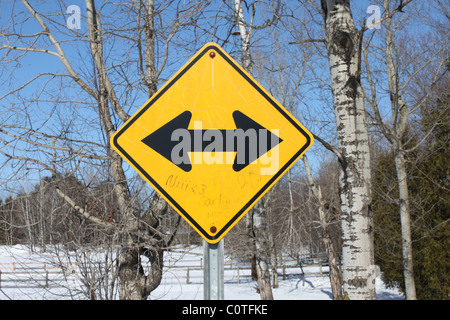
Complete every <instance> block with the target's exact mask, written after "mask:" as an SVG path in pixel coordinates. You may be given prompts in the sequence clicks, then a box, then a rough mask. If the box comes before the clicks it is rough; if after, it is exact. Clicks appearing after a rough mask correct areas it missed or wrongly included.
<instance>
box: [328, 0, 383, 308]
mask: <svg viewBox="0 0 450 320" xmlns="http://www.w3.org/2000/svg"><path fill="white" fill-rule="evenodd" d="M321 6H322V14H323V18H324V21H325V45H326V48H327V53H328V61H329V65H330V73H331V83H332V93H333V104H334V111H335V117H336V129H337V141H338V149H337V150H335V151H336V154H337V155H338V159H339V161H340V164H341V172H340V182H339V184H340V197H341V214H342V217H341V221H342V223H341V226H342V234H343V239H342V243H343V245H342V259H343V271H342V272H343V293H344V298H348V299H352V300H353V299H375V297H376V296H375V268H374V257H373V235H372V228H373V226H372V219H371V215H370V203H371V171H370V169H371V168H370V149H369V134H368V130H367V123H366V111H365V108H364V97H363V93H362V87H361V68H360V62H361V58H360V50H359V48H360V44H361V36H362V34H361V33H360V32H359V31H358V29H357V28H356V26H355V24H354V21H353V17H352V13H351V11H350V1H349V0H346V1H338V0H322V1H321Z"/></svg>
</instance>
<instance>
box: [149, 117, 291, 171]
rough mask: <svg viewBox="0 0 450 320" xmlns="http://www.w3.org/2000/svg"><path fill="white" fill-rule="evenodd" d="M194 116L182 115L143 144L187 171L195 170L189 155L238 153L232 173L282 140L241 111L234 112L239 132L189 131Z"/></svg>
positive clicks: (230, 130) (220, 130)
mask: <svg viewBox="0 0 450 320" xmlns="http://www.w3.org/2000/svg"><path fill="white" fill-rule="evenodd" d="M191 117H192V113H191V112H190V111H185V112H183V113H181V114H180V115H179V116H177V117H175V118H174V119H173V120H171V121H169V122H168V123H166V124H165V125H163V126H162V127H160V128H159V129H157V130H156V131H155V132H153V133H151V134H150V135H148V136H147V137H145V138H144V139H142V142H143V143H145V144H146V145H147V146H149V147H150V148H152V149H153V150H155V151H156V152H158V153H159V154H160V155H162V156H163V157H164V158H166V159H167V160H169V161H170V162H172V163H174V164H175V165H177V166H178V167H179V168H180V169H182V170H184V171H190V170H191V169H192V165H191V163H190V160H189V157H188V155H187V153H188V152H208V151H215V152H236V158H235V159H234V163H233V170H234V171H241V170H242V169H244V168H245V167H247V166H248V165H249V164H250V163H252V162H253V161H255V160H256V159H258V158H259V157H261V156H262V155H264V154H265V153H267V152H268V151H269V150H270V149H272V148H273V147H275V146H276V145H278V144H279V143H280V142H281V141H283V140H282V139H281V138H279V137H278V136H276V135H275V134H273V133H272V132H270V131H269V130H267V129H266V128H264V127H263V126H261V125H260V124H259V123H257V122H256V121H254V120H252V119H250V118H249V117H247V116H246V115H245V114H243V113H242V112H240V111H234V112H233V119H234V123H235V124H236V129H208V130H206V129H205V130H204V129H202V130H188V127H189V122H190V121H191ZM178 129H182V130H179V131H177V130H178ZM184 139H187V140H188V141H184ZM173 153H174V154H175V156H176V157H177V159H176V161H175V159H173Z"/></svg>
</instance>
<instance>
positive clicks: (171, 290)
mask: <svg viewBox="0 0 450 320" xmlns="http://www.w3.org/2000/svg"><path fill="white" fill-rule="evenodd" d="M202 258H203V256H202V248H199V247H191V248H189V250H188V251H186V248H184V249H182V248H179V249H177V250H175V251H172V252H168V253H167V254H165V267H164V273H163V279H162V283H161V285H160V286H159V287H158V288H157V289H156V290H154V291H153V292H152V293H151V295H150V298H151V299H155V300H203V284H202V282H203V278H202V276H203V272H202V270H201V266H202ZM52 260H53V261H56V259H55V258H54V257H52V254H51V253H50V252H46V253H38V252H30V250H29V249H28V248H27V247H25V246H21V245H16V246H12V247H10V246H8V247H6V246H3V247H1V246H0V271H2V274H0V277H1V278H0V299H2V300H4V299H13V300H19V299H33V300H42V299H85V296H83V295H80V294H77V292H79V290H77V289H79V288H80V275H79V270H78V268H77V267H76V266H70V267H69V268H68V270H69V271H68V272H66V273H65V276H61V275H58V274H52V271H53V272H57V271H55V269H52V268H49V264H47V266H46V268H47V269H46V270H50V271H49V274H48V275H46V274H45V271H43V270H44V269H43V263H44V262H47V263H48V262H49V261H52ZM59 262H64V261H62V260H61V258H60V260H59ZM231 262H232V263H234V265H235V266H236V261H231V259H227V260H226V262H225V281H224V295H225V299H226V300H259V294H258V293H257V284H256V282H255V281H252V280H251V279H250V278H249V277H245V275H246V274H248V272H249V270H242V269H241V270H240V272H239V276H240V277H239V283H238V277H237V270H236V268H234V269H228V266H229V264H230V263H231ZM13 263H15V265H13ZM187 266H189V267H190V270H189V281H188V283H186V282H187V279H186V277H187ZM14 268H15V269H16V271H21V274H19V273H18V272H17V274H16V273H14V271H13V269H14ZM33 268H35V269H33ZM303 269H304V271H305V273H306V274H307V275H306V276H305V279H303V277H302V276H301V275H290V276H287V277H285V278H284V279H283V277H282V276H280V277H279V287H278V288H274V289H273V295H274V298H275V299H276V300H330V299H331V287H330V281H329V278H328V275H327V274H326V273H324V274H323V275H322V276H321V275H319V274H311V275H308V273H312V272H314V273H318V271H319V270H318V268H317V267H304V268H303ZM289 271H290V272H292V269H290V270H289ZM323 271H324V272H326V271H327V269H326V267H324V268H323ZM294 272H295V270H294ZM27 277H28V279H31V278H33V279H37V280H39V279H40V280H39V281H40V282H39V283H40V284H41V285H45V284H48V283H49V284H50V288H22V289H17V288H7V286H13V285H14V282H6V281H5V280H7V279H25V278H27ZM46 277H48V278H49V279H50V281H48V282H46ZM58 277H59V278H58ZM38 278H39V279H38ZM58 279H60V280H58ZM55 280H56V281H55ZM58 281H61V282H63V283H64V286H65V287H69V288H71V289H72V290H69V289H67V288H51V284H52V283H57V282H58ZM16 283H17V284H18V285H20V286H24V285H26V284H27V283H28V284H29V283H32V282H16ZM376 292H377V299H382V300H398V299H403V296H402V295H401V294H400V292H399V291H398V290H396V289H388V288H386V287H385V285H384V283H383V282H382V281H381V279H380V278H379V277H378V278H377V279H376ZM68 293H69V294H68ZM70 294H71V295H70ZM116 297H117V296H116Z"/></svg>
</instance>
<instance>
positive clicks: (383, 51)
mask: <svg viewBox="0 0 450 320" xmlns="http://www.w3.org/2000/svg"><path fill="white" fill-rule="evenodd" d="M408 3H409V2H405V3H404V4H403V6H404V5H405V4H408ZM393 5H396V4H395V3H394V4H392V3H391V2H390V1H387V0H384V1H383V2H382V6H383V10H384V14H385V17H384V19H383V21H382V24H383V27H384V28H383V33H382V34H381V35H380V36H381V39H380V40H379V41H382V44H381V45H378V43H377V40H378V39H377V35H378V33H377V34H375V33H374V34H373V35H372V38H371V41H370V42H368V43H367V46H363V52H364V66H365V69H366V73H367V82H368V90H366V91H364V94H365V98H366V100H367V101H368V103H369V105H370V107H371V110H372V112H371V113H370V116H371V119H373V121H374V123H375V124H376V126H377V127H378V128H379V129H380V131H381V133H382V135H383V136H384V137H385V138H386V139H387V141H388V142H389V144H390V145H391V148H392V150H393V154H394V162H395V169H396V173H397V182H398V190H399V199H398V205H399V209H400V210H399V211H400V221H401V227H402V232H401V236H402V255H403V256H402V260H403V274H404V281H405V288H406V297H407V299H410V300H415V299H416V290H415V281H414V268H413V265H414V263H413V254H412V236H411V234H412V232H411V206H410V202H411V201H410V196H409V190H408V179H409V178H408V173H407V165H406V164H407V159H408V154H410V153H411V152H412V151H414V150H415V149H417V148H418V146H419V145H420V144H421V143H423V142H424V141H425V140H426V139H427V137H428V135H429V134H430V133H431V131H432V130H433V127H434V126H432V128H431V130H430V132H428V134H426V135H425V136H424V137H416V138H417V143H415V144H414V145H411V141H409V139H407V137H406V134H407V131H408V126H409V124H408V121H409V120H410V119H412V118H413V117H414V116H415V114H417V112H418V111H419V110H420V109H421V108H422V107H423V106H424V105H425V104H426V102H427V101H428V99H429V97H430V96H432V95H431V91H432V90H431V88H429V86H430V87H432V86H434V85H436V84H437V83H438V82H439V81H440V79H442V76H443V74H445V72H447V69H446V67H445V62H446V55H447V52H445V48H447V47H448V33H447V34H445V33H439V32H437V33H434V35H433V36H431V35H430V37H429V38H428V39H427V40H422V39H418V38H416V39H415V41H412V42H411V44H410V45H407V44H406V43H402V42H403V39H401V36H400V34H402V33H404V34H405V36H406V32H402V29H405V28H406V26H407V24H408V23H412V21H413V20H414V25H417V22H418V20H419V19H420V16H419V15H418V14H417V13H415V12H414V9H416V10H418V12H422V13H423V12H427V11H428V10H426V9H425V8H418V7H413V6H411V5H410V6H408V8H407V9H408V10H407V11H409V12H411V13H410V14H409V15H406V14H403V15H402V16H401V18H400V19H394V17H395V16H394V13H397V12H398V11H399V7H397V6H394V7H393ZM403 6H402V8H403ZM419 10H420V11H419ZM405 12H406V11H405ZM415 44H420V46H421V50H420V53H418V54H417V55H416V54H415V52H416V50H415V49H413V48H414V46H415ZM380 56H381V57H382V60H383V61H384V63H383V66H382V67H381V68H383V69H384V70H383V69H381V68H379V67H378V66H377V64H376V63H374V62H373V61H376V59H378V57H380ZM431 65H434V68H433V70H431V68H429V66H431ZM380 70H381V71H382V72H383V74H386V75H387V90H388V93H389V101H390V112H389V113H385V112H384V110H383V104H384V103H383V102H382V101H381V100H382V99H383V93H382V91H381V90H380V86H381V85H380V84H381V83H383V82H384V81H383V80H382V79H380V78H379V77H378V76H377V74H378V71H380ZM425 74H428V77H429V78H430V81H431V83H430V84H427V85H425V86H426V88H427V89H426V90H425V92H424V93H423V94H422V95H421V96H420V97H418V98H416V99H412V98H410V97H411V94H410V93H409V92H411V91H413V90H414V89H412V88H411V86H413V85H415V82H417V80H416V79H417V78H418V77H421V76H422V77H424V76H425ZM385 114H388V116H385Z"/></svg>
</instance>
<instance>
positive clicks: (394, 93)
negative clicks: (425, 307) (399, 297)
mask: <svg viewBox="0 0 450 320" xmlns="http://www.w3.org/2000/svg"><path fill="white" fill-rule="evenodd" d="M383 7H384V10H385V11H386V12H389V1H387V0H384V1H383ZM385 27H386V41H385V43H386V51H385V53H386V71H387V75H388V85H389V93H390V100H391V114H392V119H393V126H392V129H385V130H384V133H385V136H386V138H387V139H388V140H389V141H390V142H391V144H392V147H393V149H394V159H395V160H394V161H395V169H396V171H397V182H398V190H399V202H400V224H401V227H402V260H403V276H404V278H405V279H404V281H405V293H406V298H407V299H408V300H416V285H415V281H414V270H413V264H414V263H413V256H412V240H411V221H410V220H411V219H410V210H409V191H408V175H407V173H406V163H405V157H404V153H403V152H404V151H403V145H402V138H403V136H404V133H405V129H406V121H407V118H408V115H409V110H408V108H407V107H406V105H405V103H404V102H403V99H402V98H401V95H400V92H399V85H398V76H397V72H398V71H397V69H396V67H395V64H394V42H395V36H394V31H393V30H392V17H390V18H388V19H386V22H385ZM380 122H381V121H380Z"/></svg>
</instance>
